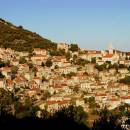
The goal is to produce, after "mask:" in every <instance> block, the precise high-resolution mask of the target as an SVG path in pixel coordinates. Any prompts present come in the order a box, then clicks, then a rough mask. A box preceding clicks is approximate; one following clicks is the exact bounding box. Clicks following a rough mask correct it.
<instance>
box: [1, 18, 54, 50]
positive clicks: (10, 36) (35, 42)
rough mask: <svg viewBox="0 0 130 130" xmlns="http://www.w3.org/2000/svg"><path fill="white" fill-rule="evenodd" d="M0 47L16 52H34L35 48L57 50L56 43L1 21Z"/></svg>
mask: <svg viewBox="0 0 130 130" xmlns="http://www.w3.org/2000/svg"><path fill="white" fill-rule="evenodd" d="M0 47H4V48H7V47H8V48H12V49H14V50H16V51H32V49H33V48H44V49H47V50H54V49H56V43H54V42H52V41H50V40H48V39H45V38H43V37H41V36H40V35H38V34H37V33H35V32H31V31H28V30H26V29H24V28H23V27H22V26H18V27H17V26H15V25H13V24H12V23H10V22H7V21H5V20H3V19H0Z"/></svg>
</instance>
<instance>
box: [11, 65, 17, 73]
mask: <svg viewBox="0 0 130 130" xmlns="http://www.w3.org/2000/svg"><path fill="white" fill-rule="evenodd" d="M17 71H18V67H17V66H12V67H11V72H12V73H13V74H16V73H17Z"/></svg>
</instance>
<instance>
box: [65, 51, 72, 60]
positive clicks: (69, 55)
mask: <svg viewBox="0 0 130 130" xmlns="http://www.w3.org/2000/svg"><path fill="white" fill-rule="evenodd" d="M65 57H66V60H67V61H69V60H70V58H71V54H70V52H67V53H66V54H65Z"/></svg>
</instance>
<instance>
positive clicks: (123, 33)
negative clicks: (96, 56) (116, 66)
mask: <svg viewBox="0 0 130 130" xmlns="http://www.w3.org/2000/svg"><path fill="white" fill-rule="evenodd" d="M0 17H1V18H4V19H5V20H8V21H10V22H12V23H14V24H16V25H22V26H23V27H24V28H27V29H30V30H31V31H33V32H37V33H39V34H40V35H42V36H43V37H46V38H48V39H50V40H52V41H56V42H67V43H78V44H79V45H80V46H81V47H82V48H86V49H105V48H107V46H108V43H109V42H112V43H113V46H114V47H115V48H116V49H122V50H127V51H130V0H0Z"/></svg>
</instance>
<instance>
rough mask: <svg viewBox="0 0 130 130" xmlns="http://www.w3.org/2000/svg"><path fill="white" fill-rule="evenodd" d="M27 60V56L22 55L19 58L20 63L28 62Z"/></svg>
mask: <svg viewBox="0 0 130 130" xmlns="http://www.w3.org/2000/svg"><path fill="white" fill-rule="evenodd" d="M26 62H27V61H26V59H25V57H20V59H19V63H20V64H24V63H26Z"/></svg>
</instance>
